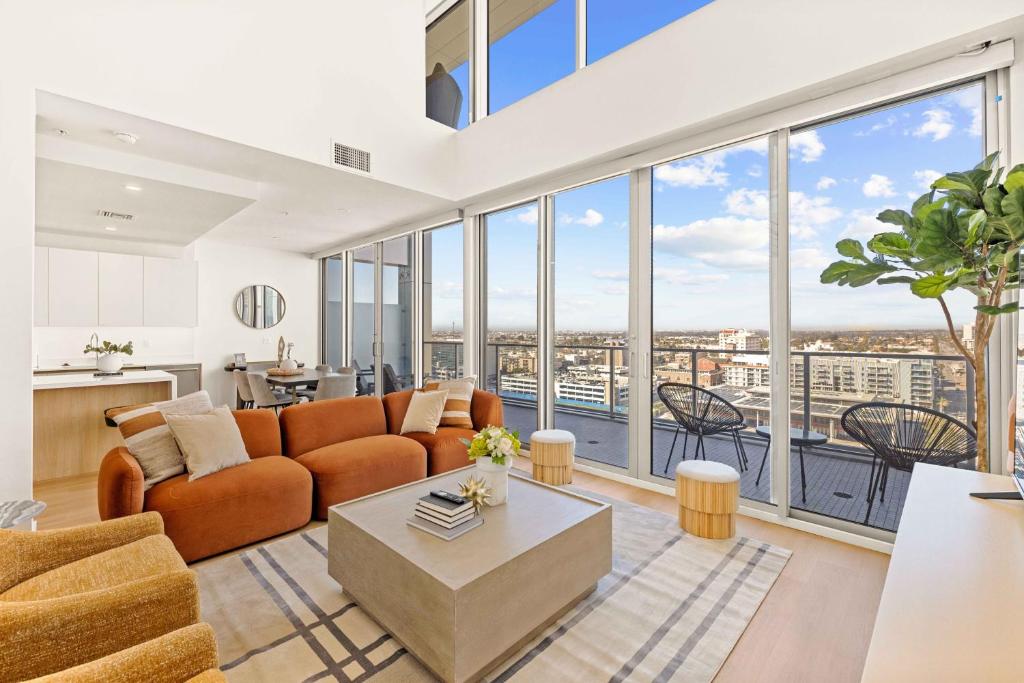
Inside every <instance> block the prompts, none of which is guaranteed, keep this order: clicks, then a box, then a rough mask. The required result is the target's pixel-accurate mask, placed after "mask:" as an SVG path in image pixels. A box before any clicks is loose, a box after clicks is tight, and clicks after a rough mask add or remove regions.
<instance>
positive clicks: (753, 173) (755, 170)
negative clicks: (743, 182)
mask: <svg viewBox="0 0 1024 683" xmlns="http://www.w3.org/2000/svg"><path fill="white" fill-rule="evenodd" d="M747 175H748V176H750V177H751V178H760V177H761V176H762V175H764V169H762V168H761V167H760V166H749V167H748V168H747Z"/></svg>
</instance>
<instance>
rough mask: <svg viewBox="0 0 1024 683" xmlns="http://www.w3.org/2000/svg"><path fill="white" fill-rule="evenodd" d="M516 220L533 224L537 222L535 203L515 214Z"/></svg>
mask: <svg viewBox="0 0 1024 683" xmlns="http://www.w3.org/2000/svg"><path fill="white" fill-rule="evenodd" d="M516 220H517V221H519V222H520V223H530V224H535V223H536V222H537V205H536V204H531V205H530V206H528V207H526V208H525V209H523V210H522V211H520V212H519V213H517V214H516Z"/></svg>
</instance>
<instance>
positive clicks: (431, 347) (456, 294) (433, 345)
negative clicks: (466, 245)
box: [422, 222, 465, 379]
mask: <svg viewBox="0 0 1024 683" xmlns="http://www.w3.org/2000/svg"><path fill="white" fill-rule="evenodd" d="M462 232H463V227H462V223H461V222H459V223H452V224H451V225H446V226H444V227H440V228H434V229H432V230H426V231H424V233H423V297H422V301H423V304H422V305H423V376H424V378H431V379H454V378H456V377H461V376H462V374H463V368H464V366H465V365H464V364H465V356H464V351H463V343H462V341H463V329H462V325H463V303H462V262H463V253H462Z"/></svg>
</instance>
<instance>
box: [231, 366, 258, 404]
mask: <svg viewBox="0 0 1024 683" xmlns="http://www.w3.org/2000/svg"><path fill="white" fill-rule="evenodd" d="M231 374H232V375H234V377H235V388H236V389H237V390H238V398H239V399H240V400H241V402H242V408H243V409H244V408H252V407H253V402H252V387H250V386H249V374H248V373H247V372H246V371H245V370H233V371H232V372H231Z"/></svg>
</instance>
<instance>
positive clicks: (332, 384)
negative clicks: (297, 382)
mask: <svg viewBox="0 0 1024 683" xmlns="http://www.w3.org/2000/svg"><path fill="white" fill-rule="evenodd" d="M355 395H356V376H355V374H347V373H346V374H338V375H328V376H327V377H322V378H321V379H320V381H319V382H318V383H317V385H316V391H315V392H314V393H313V400H314V401H324V400H327V399H330V398H349V397H351V396H355Z"/></svg>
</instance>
